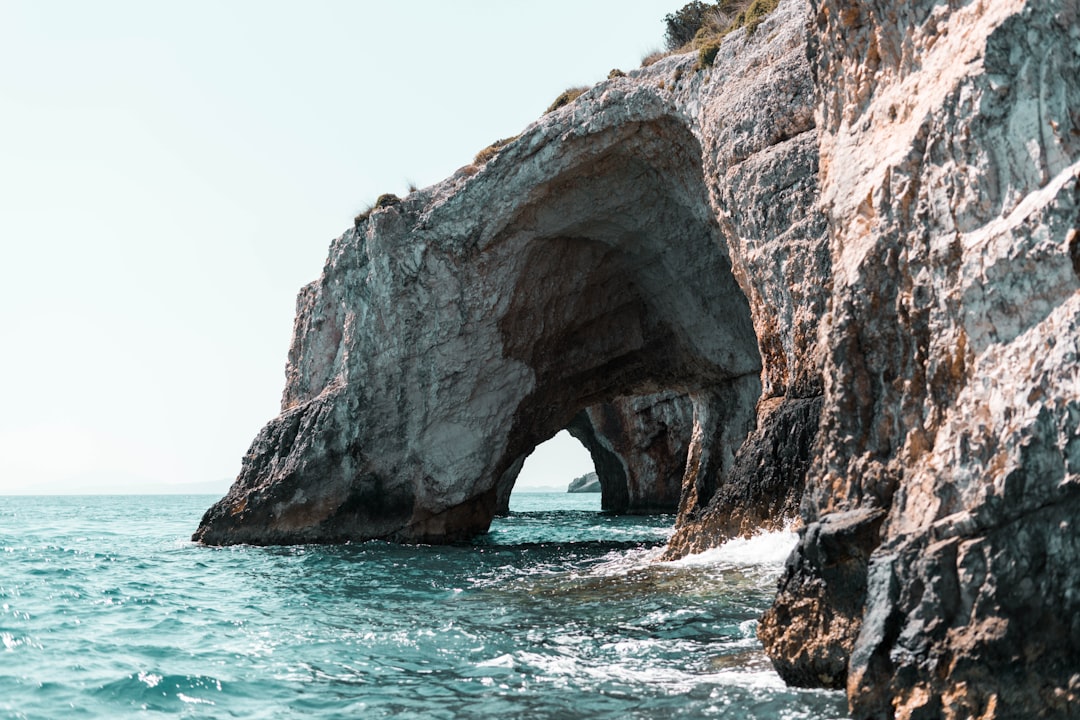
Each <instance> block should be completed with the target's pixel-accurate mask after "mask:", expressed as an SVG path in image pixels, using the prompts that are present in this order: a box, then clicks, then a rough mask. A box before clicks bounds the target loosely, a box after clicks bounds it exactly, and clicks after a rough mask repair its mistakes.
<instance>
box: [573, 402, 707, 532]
mask: <svg viewBox="0 0 1080 720" xmlns="http://www.w3.org/2000/svg"><path fill="white" fill-rule="evenodd" d="M693 429H694V404H693V401H692V400H691V399H690V398H689V397H688V396H686V395H682V394H679V393H676V392H670V391H669V392H665V393H659V394H655V395H645V396H640V397H623V398H614V399H612V400H611V401H610V402H606V403H601V404H599V405H594V406H592V407H589V408H586V409H585V410H583V411H582V412H580V413H578V415H577V416H576V417H574V419H573V420H572V421H570V425H568V426H567V430H569V431H570V434H571V435H573V436H574V437H576V438H577V439H578V440H580V441H581V444H582V445H584V446H585V448H586V449H587V450H588V451H589V454H590V455H592V459H593V467H595V468H596V472H597V475H598V476H599V478H598V479H599V482H600V485H601V487H602V488H603V497H602V498H601V508H602V509H604V510H606V511H609V512H621V513H673V512H675V510H676V509H677V508H678V506H679V497H680V495H681V493H682V481H683V474H684V473H685V472H686V457H687V454H688V451H689V448H690V441H691V437H692V435H693Z"/></svg>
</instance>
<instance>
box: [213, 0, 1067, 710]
mask: <svg viewBox="0 0 1080 720" xmlns="http://www.w3.org/2000/svg"><path fill="white" fill-rule="evenodd" d="M1078 14H1080V3H1078V2H1077V1H1076V0H1044V1H1042V2H1037V3H1036V2H1034V1H1029V2H1022V1H1021V0H1002V1H1001V2H996V1H995V2H988V1H986V0H971V1H970V2H959V3H935V2H932V1H931V0H913V1H912V2H905V3H899V2H886V1H885V0H860V1H859V2H851V1H850V0H812V1H811V2H810V3H809V7H807V5H806V4H804V3H803V2H801V1H800V0H784V1H783V2H781V4H780V7H779V8H778V9H777V10H776V11H775V12H774V13H773V14H772V15H770V16H769V17H768V18H767V19H766V20H765V22H763V23H762V24H761V25H760V26H759V27H758V28H757V31H756V32H755V33H754V34H753V36H752V37H747V36H746V34H745V33H744V32H742V31H739V32H736V33H734V34H733V35H731V36H729V38H728V39H727V40H726V41H725V43H724V44H723V46H722V47H721V49H720V52H719V53H718V55H717V58H716V62H715V65H714V66H713V67H712V68H710V69H707V70H698V69H696V68H695V62H696V58H695V57H693V56H689V55H688V56H673V57H669V58H666V59H664V60H661V61H660V62H658V63H656V64H655V65H652V66H650V67H649V68H645V69H642V70H638V71H634V72H631V73H629V76H628V77H621V78H615V79H613V80H609V81H606V82H603V83H600V84H599V85H598V86H596V87H595V88H593V89H592V90H591V91H589V92H588V93H586V94H585V95H584V96H582V97H581V98H579V99H578V100H577V101H575V102H574V103H572V104H570V105H569V106H567V107H565V108H563V109H561V110H559V111H556V112H554V113H551V114H549V115H546V116H544V117H543V118H541V119H540V120H539V121H537V122H536V123H534V124H533V125H532V126H530V127H528V128H526V129H525V131H524V132H523V133H522V135H521V136H520V137H519V138H518V139H516V140H515V141H514V142H512V143H510V144H509V145H507V146H506V147H505V148H503V149H502V150H501V152H500V153H499V154H498V155H497V156H496V157H494V159H491V160H490V161H489V162H487V163H486V164H485V165H483V166H481V167H479V168H466V169H463V170H462V171H460V172H459V173H457V174H456V175H455V176H453V177H451V178H449V179H448V180H446V181H444V182H443V183H440V184H438V185H435V186H433V187H431V188H427V189H425V190H421V191H419V192H416V193H413V194H412V195H410V196H409V197H407V198H404V199H402V201H401V202H400V203H398V204H396V205H391V206H388V207H385V208H382V209H379V210H377V211H376V212H374V213H373V214H372V215H371V216H370V218H369V219H367V220H366V221H363V222H361V223H359V224H358V225H357V227H356V228H355V229H350V230H349V231H347V232H346V233H345V234H343V235H342V236H341V237H340V238H338V239H337V240H335V241H334V242H333V244H332V245H331V248H330V253H329V257H328V259H327V263H326V266H325V268H324V271H323V274H322V276H321V277H320V278H319V279H318V280H317V281H316V282H314V283H312V284H311V285H309V286H307V287H306V288H304V289H303V290H302V291H301V293H300V296H299V298H298V301H297V319H296V329H295V333H294V339H293V345H292V348H291V350H290V353H289V360H288V367H287V383H286V389H285V392H284V395H283V400H282V414H281V415H280V416H279V417H278V418H275V419H274V420H272V421H271V422H270V423H269V424H268V425H267V426H266V428H264V429H263V431H262V432H261V433H260V434H259V436H258V437H257V438H256V439H255V441H254V443H253V444H252V446H251V449H250V450H249V452H248V454H247V455H246V456H245V458H244V465H243V469H242V471H241V474H240V476H239V477H238V479H237V481H236V483H235V484H234V485H233V487H232V489H231V490H230V491H229V494H228V495H227V496H226V497H225V498H224V499H223V500H221V501H220V502H219V503H218V504H216V505H215V506H214V507H213V508H211V509H210V510H209V511H208V512H207V514H206V516H205V518H204V520H203V523H202V525H201V526H200V528H199V530H198V532H197V533H196V539H199V540H201V541H203V542H207V543H214V544H228V543H240V542H251V543H264V544H265V543H297V542H338V541H343V540H360V539H366V538H387V539H395V540H403V541H417V540H419V541H428V542H445V541H452V540H457V539H461V538H465V537H468V536H471V535H474V534H476V533H480V532H483V531H485V530H486V528H487V526H488V524H489V523H490V521H491V518H492V516H493V515H494V513H495V512H496V511H497V510H498V509H499V508H500V506H503V505H504V504H505V499H506V498H507V497H508V496H509V491H510V488H511V487H512V486H513V483H514V479H515V478H516V475H517V473H518V471H519V470H520V468H521V465H522V463H523V461H524V459H525V457H526V456H527V455H528V454H529V452H531V450H532V449H533V448H534V447H535V446H536V445H537V444H538V443H540V442H542V441H543V440H545V439H547V438H548V437H550V436H552V435H553V434H555V433H556V432H557V431H559V430H561V429H564V428H568V429H570V430H571V432H573V433H574V434H575V435H576V436H577V437H578V438H580V439H582V441H583V442H584V443H585V445H586V446H587V447H588V448H589V449H590V451H591V452H592V455H593V458H594V461H595V464H596V469H597V473H598V476H599V479H600V482H601V486H602V488H603V492H604V502H605V504H606V505H607V506H608V507H610V508H612V509H616V510H623V511H632V510H634V509H650V508H652V507H660V506H661V505H664V506H667V507H671V506H672V505H673V504H674V503H675V496H676V495H678V509H679V515H678V521H677V525H676V530H675V534H674V536H673V537H672V540H671V543H670V545H669V548H668V551H667V556H668V557H669V558H675V557H679V556H681V555H684V554H686V553H688V552H693V551H700V550H704V549H707V548H709V547H715V546H717V545H719V544H721V543H722V542H723V541H725V540H727V539H729V538H731V537H733V536H737V535H745V534H747V533H750V532H753V531H754V530H756V529H760V528H767V529H778V528H781V527H783V526H784V524H785V523H786V522H788V521H789V520H790V519H791V518H793V517H794V516H796V515H798V516H799V518H800V521H801V529H800V535H799V543H798V545H797V546H796V549H795V551H794V552H793V553H792V556H791V557H790V559H789V561H788V564H787V569H786V570H785V574H784V578H783V580H782V583H781V588H780V592H779V595H778V597H777V600H776V603H775V604H774V606H773V608H772V610H770V611H769V613H767V614H766V616H765V617H764V618H763V620H762V623H761V625H760V628H759V637H760V638H761V640H762V642H763V643H764V645H765V647H766V650H767V652H768V653H769V654H770V656H771V657H772V658H773V661H774V663H775V665H776V667H777V669H778V670H779V671H780V673H781V675H782V676H783V677H784V678H785V679H786V680H788V681H789V682H793V683H797V684H803V685H823V686H828V687H842V688H846V689H847V692H848V696H849V700H850V703H851V707H852V711H853V715H854V716H855V717H859V718H864V717H865V718H871V717H872V718H886V717H899V718H923V717H926V718H936V717H955V718H967V717H982V718H1020V717H1025V718H1026V717H1036V716H1047V717H1072V716H1075V715H1078V714H1080V607H1078V604H1080V571H1077V569H1076V568H1077V567H1080V533H1077V529H1076V522H1077V520H1076V518H1077V516H1078V510H1080V492H1078V488H1080V371H1078V369H1077V368H1078V367H1080V366H1078V365H1077V354H1078V350H1080V340H1078V338H1080V293H1078V292H1077V290H1078V289H1080V241H1078V238H1080V235H1078V233H1080V189H1078V178H1080V110H1078V109H1080V80H1078V78H1080V73H1078V72H1077V70H1078V69H1080V22H1078ZM676 479H677V481H676Z"/></svg>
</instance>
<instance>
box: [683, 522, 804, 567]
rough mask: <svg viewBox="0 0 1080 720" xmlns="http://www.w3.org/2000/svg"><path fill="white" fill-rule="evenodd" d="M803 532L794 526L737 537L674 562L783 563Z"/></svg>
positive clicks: (688, 563)
mask: <svg viewBox="0 0 1080 720" xmlns="http://www.w3.org/2000/svg"><path fill="white" fill-rule="evenodd" d="M798 540H799V536H798V534H797V533H795V532H793V531H792V530H790V529H785V530H778V531H776V532H766V533H761V534H758V535H754V536H753V537H749V538H733V539H731V540H728V541H727V542H726V543H724V544H723V545H721V546H720V547H717V548H712V549H711V550H706V551H705V552H702V553H698V554H696V555H687V556H686V557H684V558H681V559H679V560H675V561H673V562H672V564H673V565H717V564H727V565H781V564H783V562H784V561H785V560H786V559H787V557H788V555H790V554H791V551H792V550H793V549H795V544H796V543H797V542H798Z"/></svg>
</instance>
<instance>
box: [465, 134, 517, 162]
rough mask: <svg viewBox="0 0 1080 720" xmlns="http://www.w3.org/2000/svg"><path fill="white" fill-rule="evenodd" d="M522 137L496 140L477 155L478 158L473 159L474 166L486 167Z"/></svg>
mask: <svg viewBox="0 0 1080 720" xmlns="http://www.w3.org/2000/svg"><path fill="white" fill-rule="evenodd" d="M519 137H521V135H515V136H514V137H508V138H503V139H502V140H496V141H495V142H493V143H491V144H490V145H488V146H487V147H486V148H484V149H483V150H481V151H480V152H478V153H476V157H474V158H473V165H485V164H486V163H487V162H488V161H489V160H491V159H492V158H493V157H495V156H496V155H498V154H499V153H500V152H502V149H503V148H504V147H506V146H507V145H509V144H510V143H512V142H514V141H515V140H517V139H518V138H519Z"/></svg>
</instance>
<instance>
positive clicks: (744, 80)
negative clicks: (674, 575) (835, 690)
mask: <svg viewBox="0 0 1080 720" xmlns="http://www.w3.org/2000/svg"><path fill="white" fill-rule="evenodd" d="M802 13H803V8H802V7H801V6H800V4H799V3H797V2H788V3H785V4H784V5H782V6H781V9H780V10H778V11H777V13H776V16H775V18H771V19H770V20H769V21H767V22H766V23H765V24H763V25H762V26H761V27H760V28H759V33H760V38H761V40H759V41H757V42H749V41H747V40H745V39H742V40H740V41H739V42H731V43H727V44H726V45H725V47H724V48H722V49H721V52H720V53H719V54H718V56H717V61H716V64H715V65H714V67H713V68H712V69H711V71H709V72H702V71H694V69H693V65H694V63H695V59H694V58H693V57H689V56H682V57H672V58H668V59H666V60H664V61H661V62H660V63H657V64H656V65H654V66H652V67H650V68H648V69H646V70H642V71H637V72H635V73H631V74H630V76H629V77H624V78H616V79H613V80H611V81H608V82H606V83H603V84H601V85H599V86H597V87H596V88H594V89H592V90H591V91H590V92H588V93H586V94H585V95H583V96H581V97H580V98H578V99H577V100H576V101H575V102H573V103H571V104H570V105H568V106H567V107H565V108H563V109H560V110H558V111H556V112H552V113H550V114H548V115H546V116H545V117H544V118H542V119H541V120H540V121H539V122H537V123H536V124H534V125H533V126H531V127H529V128H527V129H526V130H525V131H524V132H523V133H522V135H521V136H520V137H519V138H518V139H516V140H515V141H513V142H511V143H509V144H508V145H506V146H504V147H502V148H500V149H499V152H498V153H497V154H496V155H495V157H494V158H493V159H491V160H490V161H488V162H487V163H486V164H485V165H484V166H483V167H481V168H469V169H465V170H463V171H462V172H459V173H458V174H457V175H455V176H454V177H452V178H450V179H448V180H447V181H445V182H444V183H441V184H440V185H437V186H434V187H432V188H428V189H426V190H423V191H420V192H417V193H413V194H412V195H410V196H409V197H407V198H404V199H402V200H401V201H400V202H398V203H395V204H389V205H387V206H386V207H383V208H377V209H376V210H375V211H374V212H373V213H372V214H371V215H370V216H369V217H367V218H366V219H361V220H360V221H358V224H357V227H356V228H355V229H353V230H349V231H348V232H346V233H345V234H344V235H343V236H342V237H341V238H339V239H337V240H335V241H334V243H333V244H332V246H331V248H330V254H329V258H328V260H327V263H326V266H325V268H324V271H323V274H322V277H321V278H320V279H319V280H318V281H317V282H315V283H313V284H312V285H310V286H308V287H307V288H305V289H304V290H303V291H302V292H301V293H300V297H299V299H298V303H297V319H296V328H295V332H294V340H293V345H292V348H291V349H290V352H289V363H288V367H287V373H286V374H287V383H286V389H285V393H284V396H283V401H282V414H281V415H280V416H279V417H278V418H276V419H275V420H273V421H271V422H270V423H269V424H268V425H267V427H266V428H264V429H263V431H262V432H261V433H260V434H259V436H258V437H257V438H256V440H255V442H254V443H253V445H252V447H251V449H250V450H249V452H248V454H247V455H246V456H245V459H244V464H243V469H242V470H241V473H240V476H239V477H238V479H237V481H236V483H235V484H234V485H233V487H232V488H231V489H230V492H229V494H228V495H227V496H226V497H225V498H224V499H223V500H222V501H220V502H219V503H218V504H216V505H215V506H214V507H213V508H211V509H210V510H209V511H208V512H207V514H206V516H205V517H204V519H203V522H202V524H201V526H200V528H199V530H198V532H197V533H196V539H198V540H200V541H202V542H207V543H237V542H250V543H291V542H335V541H340V540H345V539H349V540H359V539H365V538H388V539H396V540H406V541H411V540H423V541H431V542H438V541H450V540H456V539H460V538H464V537H469V536H471V535H475V534H477V533H481V532H484V531H485V530H486V529H487V527H488V524H489V522H490V520H491V517H492V515H493V514H494V513H495V512H496V510H498V509H499V507H500V506H501V505H502V504H503V501H504V500H505V499H506V498H508V497H509V488H511V487H512V486H513V482H514V479H515V478H516V476H517V473H518V471H519V470H520V468H521V466H522V463H523V462H524V459H525V457H526V456H527V455H528V454H529V453H530V452H531V451H532V449H533V448H534V447H535V446H536V445H537V444H538V443H540V442H542V441H543V440H545V439H547V438H548V437H550V436H551V435H553V434H554V433H555V432H557V431H558V430H560V429H563V428H569V429H571V430H572V431H573V432H575V433H577V434H578V436H579V437H581V438H583V439H584V440H585V442H586V445H588V446H589V448H590V450H591V451H592V452H593V455H594V460H596V459H597V458H599V460H597V462H596V465H597V472H598V474H599V476H600V481H601V485H602V486H604V496H605V499H604V503H605V506H613V507H614V509H621V510H627V511H633V510H648V509H664V510H670V509H673V508H674V507H675V493H674V492H673V490H674V487H673V486H674V478H675V477H676V476H680V477H681V478H682V485H683V487H687V486H692V487H695V488H699V489H702V492H699V493H698V494H697V498H698V502H697V503H696V504H694V508H695V512H699V513H704V512H706V510H707V504H708V503H707V501H708V499H709V498H708V497H706V495H705V493H704V491H703V490H704V489H705V488H713V487H716V486H718V485H720V484H722V483H723V480H722V478H723V477H724V476H725V474H726V473H727V472H728V471H729V470H730V468H731V467H732V464H733V463H734V461H735V457H736V452H737V451H738V449H739V447H740V445H741V444H742V442H743V440H744V438H745V437H746V434H747V432H749V430H750V429H751V428H752V427H754V425H755V419H756V413H757V405H758V401H759V400H761V399H762V397H763V393H762V388H763V386H764V388H765V397H767V398H777V399H778V400H779V401H780V402H784V401H786V399H787V398H788V397H789V395H790V396H791V397H797V396H798V393H799V392H814V391H815V390H816V389H817V388H818V387H819V386H820V383H818V382H817V381H816V380H815V378H816V377H817V374H816V371H815V370H814V369H813V368H812V367H811V366H809V365H807V362H809V360H808V358H813V357H814V352H813V342H814V338H813V334H812V333H810V332H809V331H808V328H809V327H811V325H812V323H811V322H810V321H809V320H808V319H807V317H808V315H807V312H806V311H805V309H804V308H803V307H802V305H803V304H805V296H807V295H814V296H815V297H817V296H818V295H820V294H821V293H822V290H821V285H820V283H819V282H818V281H817V280H816V279H813V280H812V281H809V277H810V276H809V274H808V273H812V272H814V268H817V267H818V266H820V265H821V264H822V263H826V264H827V253H825V252H824V234H823V228H824V225H823V223H822V222H820V220H819V219H818V215H816V214H815V213H816V211H815V209H814V208H815V205H814V203H813V202H812V200H813V199H814V197H815V195H814V193H815V192H816V189H815V177H816V152H815V151H814V148H815V147H816V141H815V135H814V130H813V120H812V98H811V93H810V90H811V84H810V81H809V72H808V68H807V65H806V62H805V51H804V39H803V32H802V23H801V16H802ZM747 63H752V64H755V65H756V66H758V67H759V68H761V69H763V70H768V72H769V80H768V82H761V81H760V79H755V78H751V77H749V76H748V75H747V74H746V72H745V67H746V65H747ZM724 88H728V89H729V91H725V90H724ZM780 97H783V98H785V102H780V103H778V102H776V100H777V98H780ZM721 118H722V119H723V120H722V121H721ZM731 183H738V184H739V187H741V188H742V190H740V191H738V192H737V193H735V191H732V190H729V189H728V185H729V184H731ZM733 193H734V194H733ZM814 232H818V233H819V236H816V237H810V235H811V234H812V233H814ZM808 249H811V250H813V251H812V252H809V255H807V253H808ZM776 251H781V252H779V253H778V252H776ZM815 253H816V254H815ZM804 255H806V257H803V256H804ZM800 276H806V278H807V279H808V281H807V282H804V283H803V284H802V285H801V286H799V287H795V286H794V285H793V284H791V283H789V282H788V281H789V280H794V279H795V278H796V277H800ZM800 288H801V289H800ZM748 297H751V298H753V299H754V302H755V303H757V307H752V304H751V302H749V301H748V300H747V298H748ZM814 302H818V301H817V300H815V301H814ZM810 305H811V306H814V307H816V306H815V305H814V303H810ZM811 314H812V313H811ZM762 338H764V339H763V340H762ZM763 356H764V357H766V358H768V359H769V360H770V365H769V367H768V369H767V370H766V371H765V372H762V357H763ZM808 368H809V369H808ZM645 396H651V397H652V398H653V399H652V400H641V398H643V397H645ZM676 397H679V398H682V399H680V400H677V401H676V400H675V398H676ZM635 403H636V405H635ZM646 407H648V408H651V410H650V411H649V413H646V412H645V409H646ZM634 413H636V416H634ZM676 427H678V428H680V429H682V430H685V435H684V436H683V437H677V436H676V434H675V432H674V429H675V428H676ZM658 428H659V429H660V430H662V431H657V429H658ZM780 442H781V444H782V443H783V439H782V438H781V439H780ZM684 460H685V461H684ZM620 472H621V474H622V477H621V478H619V482H618V483H616V484H615V485H611V482H610V481H611V479H612V478H615V477H619V473H620Z"/></svg>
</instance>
